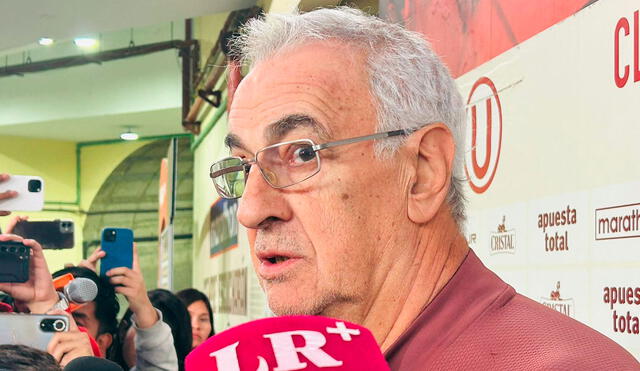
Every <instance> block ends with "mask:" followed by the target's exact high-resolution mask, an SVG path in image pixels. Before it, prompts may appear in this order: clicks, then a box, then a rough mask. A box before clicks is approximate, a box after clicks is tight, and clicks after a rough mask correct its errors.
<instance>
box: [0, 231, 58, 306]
mask: <svg viewBox="0 0 640 371" xmlns="http://www.w3.org/2000/svg"><path fill="white" fill-rule="evenodd" d="M3 242H4V243H6V242H17V243H20V244H22V245H24V246H25V247H29V248H30V250H31V255H30V259H29V274H28V279H27V281H25V282H18V283H7V282H0V291H3V292H5V293H7V294H9V295H10V296H11V297H12V298H13V299H14V300H15V301H16V304H18V305H19V306H25V305H26V306H27V307H28V308H29V310H30V311H31V313H44V312H46V311H47V310H48V309H49V308H51V307H52V306H53V305H55V304H56V303H57V302H58V294H56V291H55V289H54V288H53V280H52V278H51V273H49V268H48V267H47V261H46V260H45V257H44V253H43V252H42V246H40V244H39V243H38V242H37V241H35V240H25V239H23V238H22V237H20V236H15V235H7V234H0V243H3ZM14 246H17V245H15V244H14Z"/></svg>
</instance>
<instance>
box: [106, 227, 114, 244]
mask: <svg viewBox="0 0 640 371" xmlns="http://www.w3.org/2000/svg"><path fill="white" fill-rule="evenodd" d="M104 239H105V240H106V241H109V242H113V241H115V240H116V230H115V229H107V230H106V231H105V233H104Z"/></svg>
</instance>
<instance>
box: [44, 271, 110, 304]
mask: <svg viewBox="0 0 640 371" xmlns="http://www.w3.org/2000/svg"><path fill="white" fill-rule="evenodd" d="M97 295H98V286H96V283H95V282H93V281H92V280H91V279H89V278H84V277H78V278H76V279H73V280H71V281H70V282H69V283H67V284H66V285H65V286H64V287H63V289H62V292H60V291H58V296H59V297H60V300H59V301H58V302H57V303H56V304H55V305H54V306H53V307H52V308H51V309H61V310H67V309H68V308H69V305H70V304H84V303H88V302H90V301H92V300H93V299H95V298H96V296H97Z"/></svg>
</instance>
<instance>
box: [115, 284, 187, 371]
mask: <svg viewBox="0 0 640 371" xmlns="http://www.w3.org/2000/svg"><path fill="white" fill-rule="evenodd" d="M147 296H148V300H149V301H150V303H151V304H152V305H153V307H154V308H156V309H157V311H158V315H159V316H160V319H161V320H162V321H161V322H162V324H163V326H162V331H154V332H147V331H141V330H140V328H139V325H136V316H135V313H134V312H133V311H132V310H127V312H126V313H125V314H124V316H123V317H122V320H121V321H120V326H119V327H118V337H117V338H118V341H119V343H118V344H117V346H116V347H115V348H114V351H115V352H114V357H113V358H112V360H113V361H114V362H116V363H118V364H120V366H122V367H123V368H124V369H126V370H129V369H131V370H137V371H140V370H181V371H182V370H184V359H185V357H186V356H187V354H189V352H190V351H191V336H190V334H191V329H190V327H191V324H190V323H189V313H188V312H187V309H186V307H185V306H184V304H182V302H181V301H180V299H178V298H177V297H176V296H175V295H174V294H172V293H171V292H170V291H167V290H164V289H156V290H152V291H149V292H148V295H145V297H147ZM168 345H170V346H171V349H169V347H168ZM142 352H145V354H143V353H142Z"/></svg>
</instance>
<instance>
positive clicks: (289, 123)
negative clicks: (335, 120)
mask: <svg viewBox="0 0 640 371" xmlns="http://www.w3.org/2000/svg"><path fill="white" fill-rule="evenodd" d="M301 127H306V128H310V129H311V130H313V132H314V133H315V134H316V135H317V136H318V137H319V138H320V139H321V140H323V141H326V140H328V139H329V138H330V136H329V134H328V133H327V130H326V129H325V128H324V126H322V125H321V124H320V123H319V122H318V121H316V120H315V119H314V118H313V117H311V116H308V115H303V114H292V115H288V116H285V117H283V118H281V119H280V120H278V121H276V122H274V123H272V124H270V125H269V126H267V129H266V131H265V139H266V141H267V143H275V142H277V141H278V140H280V139H282V138H283V137H284V136H286V135H287V134H288V133H289V132H291V131H292V130H295V129H297V128H301Z"/></svg>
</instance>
